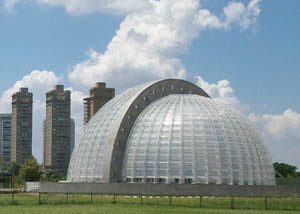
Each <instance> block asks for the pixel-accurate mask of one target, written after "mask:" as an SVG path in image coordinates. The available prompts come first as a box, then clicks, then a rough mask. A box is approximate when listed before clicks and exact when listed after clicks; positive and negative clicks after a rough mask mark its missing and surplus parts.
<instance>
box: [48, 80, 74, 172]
mask: <svg viewBox="0 0 300 214" xmlns="http://www.w3.org/2000/svg"><path fill="white" fill-rule="evenodd" d="M70 117H71V92H70V91H69V90H64V86H63V85H56V86H54V89H53V90H52V91H49V92H47V93H46V119H45V121H44V146H43V150H44V151H43V164H44V170H45V171H46V172H47V171H50V170H54V171H57V172H59V173H60V174H62V175H66V173H67V169H68V165H69V160H70V155H71V150H70V148H71V118H70Z"/></svg>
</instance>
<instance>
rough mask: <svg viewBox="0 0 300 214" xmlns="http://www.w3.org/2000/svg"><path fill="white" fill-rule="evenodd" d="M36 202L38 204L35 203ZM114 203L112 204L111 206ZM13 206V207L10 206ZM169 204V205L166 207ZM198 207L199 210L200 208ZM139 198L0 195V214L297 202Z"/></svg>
mask: <svg viewBox="0 0 300 214" xmlns="http://www.w3.org/2000/svg"><path fill="white" fill-rule="evenodd" d="M39 201H40V203H41V204H39ZM114 201H115V202H116V203H114ZM12 204H14V205H12ZM170 204H171V205H172V206H170ZM200 204H201V207H202V208H201V209H200ZM231 206H232V201H231V198H215V197H203V198H202V201H201V202H200V198H199V197H172V199H171V200H170V198H169V197H143V198H142V200H141V197H140V196H135V197H127V196H116V197H115V198H114V197H113V196H99V195H93V196H90V195H68V196H67V195H54V194H42V195H41V197H40V200H39V195H38V194H17V195H14V196H12V195H0V213H10V214H14V213H22V214H27V213H28V214H29V213H30V214H31V213H43V214H52V213H63V214H64V213H65V214H69V213H87V214H89V213H112V214H113V213H118V214H119V213H121V214H127V213H145V214H147V213H175V214H176V213H179V214H183V213H204V214H206V213H217V214H218V213H220V214H223V213H224V214H231V213H239V214H243V213H244V214H252V213H253V214H254V213H255V214H270V213H274V214H277V213H278V214H279V213H280V214H281V213H283V214H284V213H300V199H268V200H267V208H268V210H265V208H266V207H265V199H264V198H234V200H233V208H234V209H231Z"/></svg>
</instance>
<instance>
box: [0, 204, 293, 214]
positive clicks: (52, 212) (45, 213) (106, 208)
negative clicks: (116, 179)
mask: <svg viewBox="0 0 300 214" xmlns="http://www.w3.org/2000/svg"><path fill="white" fill-rule="evenodd" d="M0 213H9V214H41V213H42V214H57V213H59V214H82V213H84V214H92V213H98V214H104V213H107V214H129V213H130V214H135V213H136V214H148V213H149V214H160V213H161V214H168V213H170V214H177V213H178V214H185V213H187V214H188V213H201V214H214V213H215V214H288V213H291V214H292V213H295V214H296V213H299V211H298V212H297V211H274V210H271V211H265V210H230V209H212V208H211V209H207V208H202V209H200V208H192V207H177V206H174V207H173V206H154V205H130V204H80V205H78V204H68V205H67V204H65V205H62V204H61V205H17V206H11V205H10V206H8V205H5V206H1V207H0Z"/></svg>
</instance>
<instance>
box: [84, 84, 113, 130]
mask: <svg viewBox="0 0 300 214" xmlns="http://www.w3.org/2000/svg"><path fill="white" fill-rule="evenodd" d="M114 96H115V89H114V88H106V84H105V83H104V82H97V83H96V87H94V88H91V89H90V97H88V98H85V99H84V124H86V123H87V122H89V120H90V119H91V118H92V116H93V115H94V114H96V112H97V111H98V110H99V109H100V108H101V107H102V106H103V105H104V104H105V103H107V102H108V101H109V100H111V99H112V98H114Z"/></svg>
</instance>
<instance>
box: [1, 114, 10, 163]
mask: <svg viewBox="0 0 300 214" xmlns="http://www.w3.org/2000/svg"><path fill="white" fill-rule="evenodd" d="M10 147H11V114H0V158H1V160H2V161H5V162H10Z"/></svg>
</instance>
